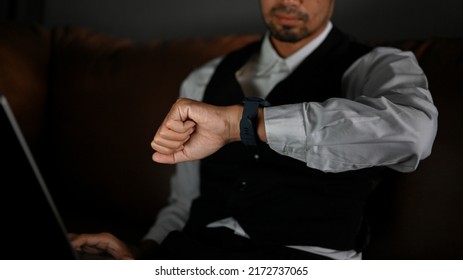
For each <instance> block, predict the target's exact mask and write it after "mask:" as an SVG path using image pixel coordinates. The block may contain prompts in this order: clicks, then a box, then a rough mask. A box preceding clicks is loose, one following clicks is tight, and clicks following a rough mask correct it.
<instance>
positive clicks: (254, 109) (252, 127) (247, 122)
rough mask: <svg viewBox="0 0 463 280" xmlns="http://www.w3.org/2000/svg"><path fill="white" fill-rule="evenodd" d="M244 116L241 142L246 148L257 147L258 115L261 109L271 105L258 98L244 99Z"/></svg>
mask: <svg viewBox="0 0 463 280" xmlns="http://www.w3.org/2000/svg"><path fill="white" fill-rule="evenodd" d="M242 103H243V115H242V117H241V121H240V137H241V142H242V143H243V144H244V145H246V146H256V145H257V142H258V139H259V137H258V135H257V115H258V110H259V107H268V106H270V103H269V102H268V101H266V100H264V99H262V98H258V97H246V98H244V99H243V102H242Z"/></svg>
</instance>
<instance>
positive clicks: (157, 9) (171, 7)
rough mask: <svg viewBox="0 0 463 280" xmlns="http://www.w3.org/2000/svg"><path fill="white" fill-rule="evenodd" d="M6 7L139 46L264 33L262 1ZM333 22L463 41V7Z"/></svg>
mask: <svg viewBox="0 0 463 280" xmlns="http://www.w3.org/2000/svg"><path fill="white" fill-rule="evenodd" d="M0 1H2V4H1V5H0V8H4V7H5V8H6V9H8V11H5V10H3V9H2V14H1V15H0V16H2V19H5V18H7V19H17V20H33V21H41V22H42V23H44V24H46V25H47V26H54V25H63V24H73V25H80V26H86V27H89V28H92V29H94V30H95V31H99V32H103V33H106V34H108V35H112V36H116V37H123V38H130V39H133V40H135V41H143V40H148V39H172V38H185V37H192V36H215V35H222V34H242V33H260V32H262V31H263V30H264V28H263V24H262V21H261V16H260V11H259V0H184V1H160V0H0ZM307 1H310V0H307ZM3 3H6V4H3ZM333 20H334V22H335V24H336V25H338V26H339V27H341V29H343V30H344V31H346V32H348V33H351V34H352V35H354V36H356V37H358V38H359V39H363V40H368V39H403V38H424V37H430V36H446V37H461V36H463V1H462V0H446V1H439V0H388V1H379V0H338V1H336V8H335V15H334V19H333Z"/></svg>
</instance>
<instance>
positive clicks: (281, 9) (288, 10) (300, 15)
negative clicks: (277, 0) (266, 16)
mask: <svg viewBox="0 0 463 280" xmlns="http://www.w3.org/2000/svg"><path fill="white" fill-rule="evenodd" d="M278 13H281V14H286V15H292V16H295V17H297V19H299V20H302V21H307V20H308V19H309V15H308V14H306V13H304V12H301V11H299V10H298V9H297V8H295V7H291V6H289V7H288V6H278V7H274V8H272V9H271V10H270V16H272V17H274V16H275V14H278Z"/></svg>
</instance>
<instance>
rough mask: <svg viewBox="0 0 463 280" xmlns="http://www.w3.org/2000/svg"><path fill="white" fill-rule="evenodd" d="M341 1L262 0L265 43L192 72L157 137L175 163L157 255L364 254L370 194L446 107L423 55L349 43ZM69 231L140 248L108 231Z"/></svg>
mask: <svg viewBox="0 0 463 280" xmlns="http://www.w3.org/2000/svg"><path fill="white" fill-rule="evenodd" d="M333 7H334V0H261V9H262V13H263V18H264V20H265V23H266V25H267V27H268V30H269V31H268V33H267V34H266V36H265V37H264V39H263V40H262V42H258V43H255V44H251V45H249V46H246V47H245V48H243V49H241V50H238V51H236V52H234V53H231V54H229V55H227V56H226V57H224V58H218V59H216V60H213V61H211V62H210V63H208V64H207V65H205V66H204V67H202V68H200V69H198V70H196V71H194V72H193V73H192V74H191V75H190V76H189V77H188V78H187V79H186V80H185V81H184V83H183V85H182V89H181V97H183V98H181V99H179V100H178V101H177V102H176V103H175V104H174V105H173V107H172V109H171V111H170V112H169V114H168V115H167V116H166V118H165V120H164V122H163V124H162V125H161V127H160V128H159V129H158V131H157V133H156V135H155V137H154V139H153V142H152V147H153V149H154V150H155V153H154V154H153V160H154V161H156V162H160V163H169V164H174V163H178V164H177V172H176V175H175V176H174V178H173V180H172V193H171V203H170V205H169V206H167V207H166V208H165V209H163V210H162V211H161V213H160V214H159V217H158V219H157V222H156V224H155V225H154V226H153V227H152V229H151V230H150V232H149V233H148V234H147V235H146V240H147V241H146V242H145V243H144V244H148V245H149V246H148V247H149V248H150V249H152V248H154V247H153V246H152V244H158V243H161V246H160V247H159V248H158V249H159V252H160V255H159V257H161V258H162V257H165V258H181V259H190V258H191V259H192V258H204V259H212V258H222V259H225V258H232V259H239V258H243V259H267V258H271V259H278V258H282V259H283V258H287V259H297V258H302V259H325V258H326V259H360V258H361V252H362V249H363V248H364V246H365V245H366V241H367V235H368V231H367V224H366V221H365V219H364V213H363V212H364V206H365V203H366V200H367V198H368V195H369V194H370V193H371V191H372V190H373V189H374V188H375V186H376V185H377V184H378V182H380V181H381V178H382V177H383V175H384V169H385V168H389V169H393V170H397V171H400V172H411V171H413V170H415V169H416V167H417V165H418V163H419V161H420V160H421V159H423V158H426V157H427V156H428V155H429V154H430V152H431V147H432V143H433V141H434V137H435V134H436V130H437V110H436V108H435V106H434V105H433V102H432V97H431V95H430V93H429V90H428V88H427V80H426V77H425V75H424V73H423V71H422V70H421V69H420V67H419V66H418V64H417V62H416V59H415V57H414V56H413V54H411V53H410V52H402V51H400V50H396V49H392V48H375V49H373V48H370V47H368V46H365V45H362V44H359V43H356V42H353V41H352V40H350V39H349V38H348V37H347V36H345V35H344V34H343V33H342V32H340V31H339V30H338V29H336V28H335V27H334V26H333V25H332V23H331V22H330V19H331V16H332V13H333ZM245 97H248V98H245ZM249 97H253V98H249ZM73 239H74V241H73V245H74V247H75V248H77V249H79V250H87V251H89V250H100V249H102V248H103V249H106V250H107V251H109V252H110V253H111V254H112V255H114V256H116V257H118V258H131V257H133V256H134V255H133V252H131V251H130V250H129V249H128V248H127V247H126V246H125V245H124V244H123V243H122V242H121V241H119V240H118V239H117V238H115V237H114V236H112V235H109V234H100V235H98V234H97V235H80V236H75V237H73ZM148 240H151V241H148Z"/></svg>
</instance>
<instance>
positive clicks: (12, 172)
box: [0, 95, 76, 260]
mask: <svg viewBox="0 0 463 280" xmlns="http://www.w3.org/2000/svg"><path fill="white" fill-rule="evenodd" d="M0 103H1V108H0V155H1V156H0V224H1V227H0V238H1V239H0V240H1V241H2V242H3V243H4V244H2V246H0V259H4V260H23V259H29V260H36V259H48V260H54V259H56V260H59V259H75V258H76V255H75V252H74V251H73V250H72V248H71V246H70V243H69V240H68V238H67V236H66V231H65V228H64V225H63V223H62V221H61V219H60V216H59V214H58V211H57V210H56V207H55V205H54V203H53V200H52V198H51V196H50V194H49V192H48V189H47V187H46V185H45V182H44V180H43V178H42V176H41V174H40V171H39V169H38V168H37V165H36V163H35V161H34V159H33V156H32V154H31V152H30V150H29V148H28V146H27V144H26V141H25V139H24V137H23V135H22V133H21V131H20V128H19V126H18V124H17V123H16V120H15V118H14V115H13V113H12V111H11V109H10V107H9V105H8V102H7V100H6V97H5V96H2V95H0Z"/></svg>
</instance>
